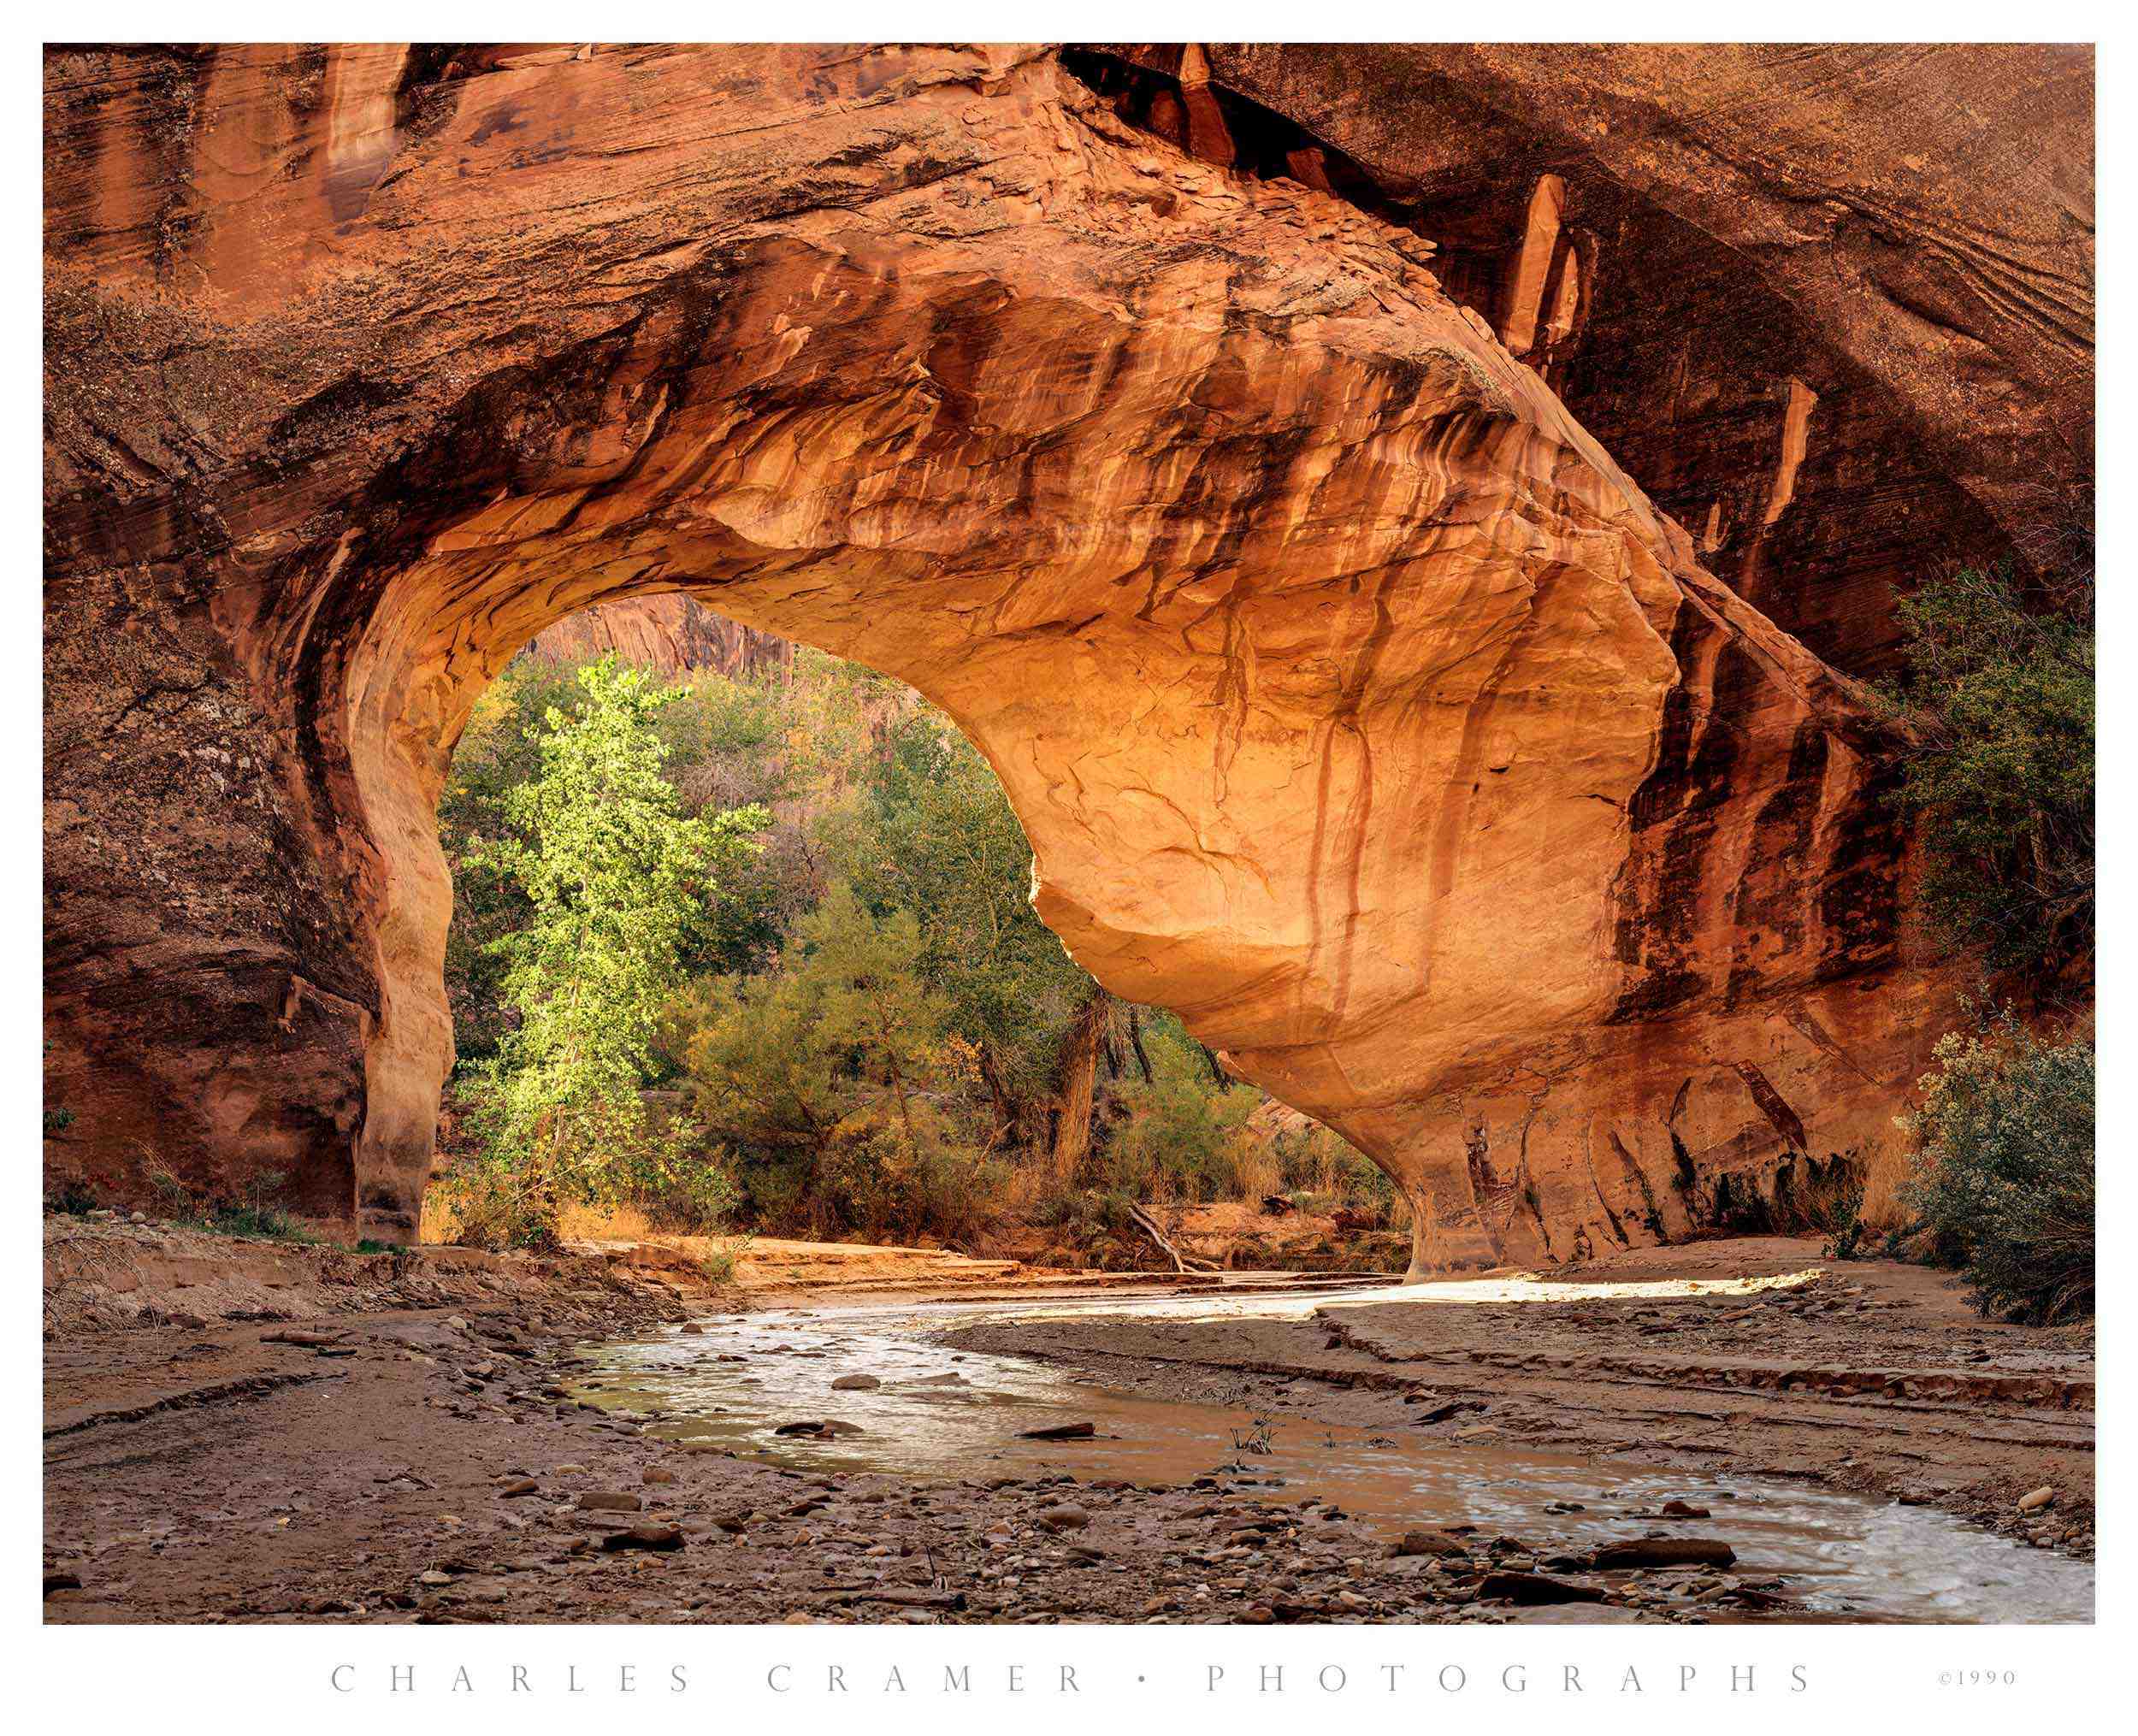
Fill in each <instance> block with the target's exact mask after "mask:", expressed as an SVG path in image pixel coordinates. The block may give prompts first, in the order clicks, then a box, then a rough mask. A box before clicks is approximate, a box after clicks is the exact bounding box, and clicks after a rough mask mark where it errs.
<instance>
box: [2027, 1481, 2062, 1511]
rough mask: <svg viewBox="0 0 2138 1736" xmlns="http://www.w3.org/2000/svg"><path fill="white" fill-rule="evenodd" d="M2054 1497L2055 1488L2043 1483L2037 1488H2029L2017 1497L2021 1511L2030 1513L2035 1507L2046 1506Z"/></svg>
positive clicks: (2055, 1495) (2055, 1493)
mask: <svg viewBox="0 0 2138 1736" xmlns="http://www.w3.org/2000/svg"><path fill="white" fill-rule="evenodd" d="M2056 1498H2057V1491H2055V1489H2054V1488H2052V1486H2051V1485H2048V1484H2046V1483H2044V1484H2043V1485H2041V1487H2040V1488H2039V1489H2033V1490H2029V1491H2028V1492H2027V1493H2026V1494H2024V1495H2022V1496H2021V1497H2019V1510H2020V1511H2021V1512H2022V1513H2032V1512H2034V1511H2035V1509H2037V1508H2042V1507H2046V1506H2047V1505H2048V1504H2049V1503H2051V1502H2052V1501H2053V1500H2055V1499H2056Z"/></svg>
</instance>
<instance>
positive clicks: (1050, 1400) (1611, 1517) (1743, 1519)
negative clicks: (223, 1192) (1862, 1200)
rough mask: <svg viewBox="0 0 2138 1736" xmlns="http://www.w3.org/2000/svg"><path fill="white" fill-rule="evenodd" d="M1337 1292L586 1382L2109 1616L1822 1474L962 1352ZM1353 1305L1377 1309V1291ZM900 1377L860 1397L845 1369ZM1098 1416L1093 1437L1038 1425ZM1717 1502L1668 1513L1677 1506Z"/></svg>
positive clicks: (1861, 1591) (732, 1409)
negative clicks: (1651, 1455)
mask: <svg viewBox="0 0 2138 1736" xmlns="http://www.w3.org/2000/svg"><path fill="white" fill-rule="evenodd" d="M1338 1299H1339V1297H1338V1296H1337V1295H1335V1294H1332V1293H1328V1292H1319V1291H1301V1290H1279V1291H1273V1292H1271V1293H1267V1294H1261V1295H1255V1294H1246V1295H1227V1296H1094V1297H1089V1298H1081V1299H1071V1298H1062V1297H1049V1298H1045V1299H1025V1298H1019V1299H1007V1300H1001V1299H998V1300H972V1301H951V1302H890V1303H883V1302H871V1303H859V1304H844V1303H841V1304H832V1305H827V1306H822V1307H818V1308H797V1309H789V1310H779V1311H775V1312H771V1313H765V1314H751V1315H748V1316H745V1317H743V1318H741V1319H731V1320H708V1321H706V1322H704V1323H702V1326H701V1331H700V1333H699V1334H697V1335H686V1334H683V1333H680V1332H670V1333H669V1334H666V1335H664V1336H663V1337H659V1338H658V1339H653V1340H647V1341H638V1342H626V1343H611V1344H607V1345H604V1346H601V1347H599V1349H598V1351H597V1362H596V1365H595V1366H594V1367H591V1368H590V1369H588V1372H587V1374H586V1377H585V1379H584V1381H583V1383H582V1389H581V1390H582V1396H586V1397H588V1398H589V1399H592V1400H594V1401H596V1402H599V1403H601V1404H602V1405H604V1406H605V1407H606V1408H614V1409H616V1410H618V1411H620V1412H623V1413H626V1414H641V1415H642V1414H647V1413H648V1412H654V1413H659V1416H658V1418H657V1420H654V1421H653V1423H652V1424H651V1432H653V1433H654V1434H656V1435H659V1436H661V1437H663V1438H669V1439H672V1440H676V1441H680V1442H685V1443H688V1444H693V1445H702V1446H706V1447H717V1448H723V1449H725V1450H729V1451H732V1452H739V1453H746V1454H749V1455H752V1456H758V1457H760V1458H763V1459H765V1460H766V1461H770V1462H773V1463H777V1464H781V1465H786V1466H790V1467H796V1468H802V1469H813V1470H826V1471H829V1470H848V1471H876V1472H890V1473H898V1474H901V1475H907V1476H915V1477H923V1478H942V1479H958V1478H973V1479H987V1478H990V1477H1019V1478H1031V1477H1037V1476H1042V1475H1045V1474H1047V1473H1054V1472H1065V1471H1066V1472H1068V1473H1072V1475H1074V1476H1076V1477H1078V1478H1079V1479H1086V1480H1089V1479H1094V1478H1107V1477H1116V1478H1122V1479H1128V1480H1130V1481H1132V1482H1137V1483H1168V1484H1177V1483H1181V1482H1184V1481H1187V1480H1189V1479H1192V1478H1195V1477H1197V1476H1203V1475H1208V1474H1211V1473H1220V1472H1221V1473H1222V1474H1224V1475H1225V1476H1226V1478H1227V1479H1228V1481H1231V1482H1233V1483H1236V1484H1242V1485H1249V1484H1251V1485H1252V1486H1251V1488H1250V1489H1249V1492H1250V1493H1251V1492H1255V1491H1259V1490H1267V1491H1268V1493H1269V1497H1270V1498H1271V1499H1272V1500H1283V1501H1286V1502H1296V1501H1299V1500H1301V1499H1302V1498H1304V1497H1308V1496H1319V1497H1324V1498H1326V1499H1328V1500H1331V1501H1333V1502H1335V1503H1337V1504H1338V1505H1339V1506H1341V1507H1342V1508H1343V1509H1344V1510H1345V1511H1347V1512H1348V1513H1350V1514H1351V1515H1354V1516H1355V1518H1357V1519H1359V1520H1363V1521H1365V1522H1367V1523H1368V1524H1370V1525H1372V1526H1374V1527H1375V1528H1377V1529H1379V1530H1380V1531H1382V1532H1385V1534H1387V1535H1389V1536H1391V1537H1394V1536H1396V1535H1399V1534H1400V1533H1401V1532H1403V1531H1406V1530H1409V1529H1413V1528H1415V1527H1420V1526H1427V1527H1441V1526H1451V1525H1469V1526H1477V1527H1479V1530H1480V1531H1481V1532H1483V1533H1484V1534H1485V1535H1486V1536H1497V1535H1501V1534H1508V1535H1512V1536H1515V1537H1518V1538H1523V1539H1525V1540H1527V1541H1531V1542H1533V1543H1534V1544H1537V1545H1538V1546H1539V1550H1540V1551H1541V1552H1542V1553H1544V1554H1547V1555H1549V1554H1556V1553H1562V1552H1565V1553H1572V1552H1578V1551H1580V1550H1586V1549H1588V1548H1591V1547H1592V1546H1594V1545H1596V1544H1600V1543H1604V1542H1609V1541H1617V1540H1622V1539H1626V1538H1638V1537H1640V1536H1642V1535H1644V1534H1645V1533H1646V1532H1650V1531H1651V1530H1655V1529H1657V1528H1658V1526H1659V1525H1662V1526H1663V1528H1666V1529H1668V1531H1670V1532H1672V1533H1673V1534H1692V1535H1699V1536H1712V1537H1720V1538H1724V1539H1725V1540H1726V1541H1728V1543H1729V1544H1731V1546H1732V1547H1733V1549H1734V1550H1736V1551H1737V1556H1738V1562H1737V1566H1736V1567H1735V1568H1733V1570H1732V1571H1733V1572H1734V1573H1736V1574H1741V1575H1745V1576H1779V1577H1781V1578H1782V1579H1784V1580H1786V1581H1787V1589H1788V1591H1790V1593H1791V1594H1792V1596H1793V1597H1797V1598H1798V1599H1799V1600H1801V1601H1802V1602H1803V1603H1805V1604H1806V1605H1808V1606H1809V1607H1810V1608H1811V1609H1815V1610H1816V1611H1818V1612H1820V1613H1821V1614H1822V1615H1826V1616H1828V1618H1832V1617H1840V1618H1842V1619H1855V1620H1859V1621H1955V1622H1983V1621H2035V1622H2058V1621H2091V1620H2093V1617H2094V1568H2093V1565H2092V1564H2091V1563H2090V1562H2081V1561H2076V1560H2073V1559H2071V1558H2070V1557H2068V1556H2061V1555H2058V1554H2056V1553H2054V1552H2053V1551H2051V1550H2037V1549H2032V1548H2029V1547H2027V1546H2026V1545H2024V1544H2017V1543H2014V1542H2011V1540H2009V1539H2007V1538H2001V1537H1999V1536H1997V1535H1996V1534H1995V1533H1993V1532H1987V1531H1984V1530H1982V1529H1981V1528H1980V1527H1978V1526H1973V1525H1970V1524H1969V1523H1967V1522H1966V1521H1964V1520H1959V1519H1956V1518H1953V1517H1952V1516H1950V1515H1946V1514H1942V1513H1939V1512H1937V1511H1935V1510H1934V1509H1929V1508H1922V1507H1904V1506H1901V1505H1899V1503H1893V1502H1882V1501H1878V1500H1874V1499H1870V1498H1867V1497H1862V1496H1857V1495H1850V1494H1845V1493H1840V1492H1834V1491H1823V1490H1820V1489H1818V1488H1816V1487H1813V1486H1811V1485H1801V1484H1795V1483H1789V1482H1783V1481H1779V1480H1774V1479H1755V1478H1742V1477H1731V1478H1727V1479H1726V1478H1719V1477H1716V1476H1714V1475H1712V1474H1702V1473H1698V1472H1692V1471H1671V1470H1660V1469H1657V1468H1654V1467H1649V1466H1644V1465H1634V1464H1628V1463H1624V1462H1615V1461H1610V1460H1608V1459H1604V1458H1598V1457H1593V1456H1585V1455H1580V1454H1569V1453H1553V1452H1548V1451H1541V1450H1533V1449H1530V1448H1527V1447H1523V1446H1520V1445H1515V1444H1509V1443H1506V1442H1504V1441H1489V1442H1488V1441H1485V1440H1477V1441H1472V1442H1456V1443H1453V1444H1450V1443H1446V1442H1442V1441H1432V1442H1428V1441H1424V1440H1420V1439H1418V1438H1415V1437H1414V1438H1404V1437H1403V1436H1402V1435H1400V1434H1396V1433H1376V1432H1372V1431H1369V1430H1366V1429H1358V1428H1345V1427H1328V1426H1323V1425H1321V1424H1320V1423H1313V1422H1308V1421H1305V1420H1300V1419H1297V1418H1292V1417H1285V1416H1281V1415H1280V1416H1277V1417H1275V1418H1269V1417H1261V1418H1258V1417H1256V1416H1254V1415H1250V1414H1249V1413H1248V1412H1246V1411H1243V1410H1233V1409H1226V1408H1223V1407H1220V1406H1215V1405H1209V1404H1201V1403H1193V1402H1167V1401H1165V1400H1160V1399H1153V1398H1148V1397H1143V1396H1138V1395H1137V1394H1134V1393H1131V1392H1125V1391H1117V1390H1115V1389H1113V1388H1110V1387H1107V1386H1105V1385H1100V1384H1097V1383H1096V1381H1094V1380H1093V1379H1090V1377H1088V1376H1079V1375H1078V1374H1076V1373H1073V1372H1072V1371H1070V1370H1067V1369H1064V1368H1060V1367H1053V1366H1050V1365H1048V1364H1045V1363H1041V1362H1035V1361H1025V1360H1023V1359H1020V1358H1015V1357H1007V1356H994V1355H983V1354H980V1353H977V1352H972V1351H963V1350H959V1349H954V1348H953V1347H951V1346H949V1345H947V1344H945V1343H942V1342H941V1341H940V1339H941V1335H942V1334H944V1333H947V1332H952V1331H954V1330H955V1329H956V1328H958V1327H960V1326H967V1325H972V1324H974V1323H977V1322H979V1321H982V1320H996V1321H1001V1320H1034V1319H1040V1318H1048V1317H1058V1316H1060V1315H1063V1314H1071V1313H1076V1314H1107V1315H1121V1314H1137V1315H1144V1316H1149V1315H1152V1314H1158V1315H1163V1316H1170V1317H1177V1318H1181V1319H1210V1318H1216V1317H1220V1316H1229V1317H1232V1318H1239V1317H1243V1316H1246V1317H1255V1316H1260V1317H1269V1318H1299V1317H1303V1316H1305V1315H1307V1314H1310V1313H1311V1312H1312V1311H1313V1309H1314V1308H1317V1307H1320V1306H1323V1305H1326V1304H1327V1303H1329V1302H1335V1301H1338ZM1341 1300H1343V1301H1344V1302H1359V1301H1361V1300H1362V1298H1361V1296H1359V1294H1358V1293H1357V1292H1356V1291H1353V1292H1350V1293H1349V1294H1346V1295H1344V1296H1342V1297H1341ZM856 1374H862V1375H871V1376H874V1377H875V1378H876V1379H877V1380H878V1381H880V1382H881V1383H882V1384H881V1385H879V1386H877V1387H875V1388H872V1389H868V1390H863V1391H853V1390H847V1391H841V1390H836V1389H835V1388H834V1387H833V1385H832V1383H833V1381H834V1380H835V1379H838V1378H840V1377H841V1376H845V1375H856ZM812 1420H832V1421H835V1422H836V1423H837V1424H838V1425H840V1426H841V1427H842V1432H840V1433H838V1434H837V1435H836V1436H831V1437H828V1438H811V1437H796V1436H783V1435H779V1434H777V1433H776V1432H775V1431H776V1430H777V1428H778V1427H779V1426H781V1425H783V1424H788V1423H793V1422H797V1421H812ZM1080 1422H1090V1423H1092V1424H1094V1425H1095V1426H1096V1433H1095V1436H1094V1437H1093V1438H1090V1439H1080V1440H1066V1441H1043V1442H1042V1441H1032V1440H1025V1439H1020V1438H1019V1436H1020V1435H1021V1434H1023V1433H1024V1432H1025V1431H1027V1430H1031V1429H1038V1428H1048V1427H1053V1426H1060V1425H1062V1424H1068V1423H1080ZM1669 1500H1679V1501H1683V1502H1686V1503H1690V1504H1692V1505H1693V1506H1695V1507H1704V1508H1707V1509H1709V1510H1710V1515H1711V1516H1710V1518H1708V1519H1704V1520H1697V1521H1676V1522H1670V1521H1659V1520H1657V1517H1656V1514H1657V1509H1659V1508H1660V1507H1661V1506H1662V1504H1663V1503H1664V1502H1666V1501H1669Z"/></svg>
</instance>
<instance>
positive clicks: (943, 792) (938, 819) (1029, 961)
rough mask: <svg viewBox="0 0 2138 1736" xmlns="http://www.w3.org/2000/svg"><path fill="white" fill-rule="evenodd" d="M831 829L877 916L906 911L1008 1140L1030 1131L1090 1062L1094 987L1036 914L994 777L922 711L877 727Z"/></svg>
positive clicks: (827, 828)
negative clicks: (1015, 1131)
mask: <svg viewBox="0 0 2138 1736" xmlns="http://www.w3.org/2000/svg"><path fill="white" fill-rule="evenodd" d="M823 831H824V838H825V846H826V851H827V854H828V855H829V857H830V860H831V861H832V862H833V864H834V865H836V868H837V870H838V871H839V872H840V873H842V875H843V876H844V877H846V878H847V879H848V881H849V883H851V884H852V885H853V889H854V891H855V893H856V894H857V895H859V897H860V898H861V899H862V900H864V901H865V903H866V904H867V905H868V906H870V907H871V909H872V910H875V911H877V912H889V911H893V910H900V911H905V912H909V913H910V914H911V915H912V918H913V920H914V923H915V925H916V933H917V936H918V953H917V954H916V962H917V964H918V968H919V970H920V971H921V973H922V975H923V976H924V977H925V978H926V980H927V981H928V982H929V983H930V985H931V986H932V987H934V988H935V989H937V990H938V991H939V992H940V993H941V994H942V995H943V996H944V997H945V998H946V999H947V1000H948V1003H949V1007H950V1014H949V1019H950V1026H951V1029H952V1030H955V1031H956V1032H957V1034H958V1035H959V1036H961V1037H963V1038H964V1039H965V1041H966V1042H967V1043H969V1044H970V1045H971V1046H972V1053H973V1054H974V1056H975V1058H976V1061H977V1066H979V1068H980V1070H981V1072H982V1075H983V1079H984V1081H985V1083H986V1085H987V1087H988V1089H989V1092H990V1094H991V1095H992V1096H993V1098H994V1107H995V1111H996V1113H997V1116H998V1119H999V1120H1000V1121H1001V1124H1003V1131H1004V1132H1005V1133H1006V1134H1007V1132H1008V1131H1009V1130H1010V1128H1011V1127H1012V1126H1013V1125H1015V1126H1019V1127H1021V1128H1022V1129H1023V1130H1024V1131H1026V1132H1028V1133H1030V1132H1031V1131H1033V1130H1034V1129H1035V1128H1036V1127H1037V1125H1038V1123H1039V1122H1040V1121H1041V1119H1042V1116H1041V1113H1040V1111H1041V1110H1042V1107H1044V1106H1047V1105H1050V1104H1053V1103H1054V1102H1055V1101H1057V1100H1058V1099H1059V1098H1060V1096H1061V1095H1063V1091H1064V1086H1065V1084H1066V1083H1069V1082H1070V1079H1069V1076H1072V1075H1073V1074H1074V1073H1075V1072H1077V1070H1078V1067H1079V1066H1088V1060H1089V1058H1088V1056H1086V1055H1083V1054H1078V1053H1075V1052H1073V1051H1074V1050H1075V1049H1076V1047H1077V1040H1078V1038H1079V1037H1088V1036H1090V1030H1089V1022H1088V1021H1085V1022H1084V1024H1080V1023H1079V1019H1080V1015H1081V1014H1082V1013H1084V1010H1085V1009H1086V1007H1088V1006H1089V1005H1090V1002H1091V1001H1093V999H1094V997H1095V996H1096V995H1098V994H1099V992H1100V991H1099V989H1098V985H1097V984H1096V983H1094V982H1093V981H1092V980H1091V978H1090V976H1089V975H1088V974H1086V973H1085V971H1084V970H1083V969H1082V967H1081V966H1079V965H1078V964H1077V963H1076V961H1075V960H1072V958H1070V956H1069V954H1067V953H1066V951H1065V950H1064V949H1063V948H1062V944H1061V942H1060V939H1059V938H1057V937H1056V936H1055V935H1054V933H1053V931H1052V930H1049V929H1048V927H1047V925H1046V924H1044V923H1042V922H1041V921H1040V919H1039V918H1038V916H1037V914H1036V913H1035V912H1033V910H1032V906H1031V878H1032V852H1031V845H1030V844H1029V843H1028V842H1027V841H1025V832H1024V828H1023V827H1022V826H1021V825H1019V823H1018V819H1017V816H1016V814H1015V812H1013V810H1012V809H1011V807H1010V805H1009V799H1008V798H1007V796H1006V795H1005V794H1003V793H1002V786H1001V782H999V781H998V780H997V779H996V777H995V772H994V770H993V768H992V767H990V766H989V765H988V763H987V761H986V759H984V758H983V756H982V754H981V753H980V752H979V750H978V749H977V748H976V747H973V746H972V743H971V742H969V741H966V739H965V737H964V736H963V735H960V734H959V733H958V731H957V730H956V729H954V727H953V726H952V725H951V723H949V721H948V719H947V718H945V717H942V714H941V713H940V712H935V711H934V710H932V708H929V709H918V710H915V711H914V712H911V713H910V714H908V715H907V716H905V717H901V718H900V719H898V720H897V721H895V723H892V724H891V725H890V726H889V728H887V729H884V730H883V732H882V735H881V737H880V741H879V745H878V747H877V752H876V753H874V755H873V756H872V757H871V760H870V761H869V763H868V764H867V765H865V769H864V774H863V776H862V780H861V785H860V789H859V799H858V800H856V801H855V802H854V803H853V805H851V806H849V807H848V808H847V809H845V810H844V811H842V812H838V813H836V814H834V815H832V816H830V817H829V818H828V819H827V822H826V824H825V825H824V828H823ZM1086 1095H1087V1096H1088V1093H1087V1094H1086ZM1085 1113H1087V1114H1088V1113H1089V1108H1088V1104H1087V1106H1086V1110H1085Z"/></svg>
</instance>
